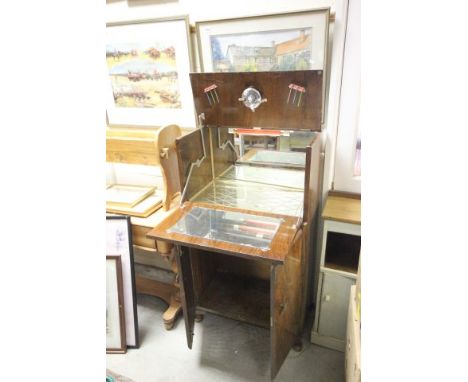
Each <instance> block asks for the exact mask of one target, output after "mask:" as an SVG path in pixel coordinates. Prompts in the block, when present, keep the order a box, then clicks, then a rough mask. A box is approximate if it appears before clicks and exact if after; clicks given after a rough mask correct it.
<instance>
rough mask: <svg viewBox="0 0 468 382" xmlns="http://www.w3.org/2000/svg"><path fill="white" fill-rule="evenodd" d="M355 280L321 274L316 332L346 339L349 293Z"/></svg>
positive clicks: (330, 274) (336, 275)
mask: <svg viewBox="0 0 468 382" xmlns="http://www.w3.org/2000/svg"><path fill="white" fill-rule="evenodd" d="M354 284H355V280H353V279H351V278H348V277H345V276H342V275H338V274H334V273H324V274H323V286H322V299H321V307H320V320H319V326H318V332H319V334H320V335H322V336H328V337H334V338H336V339H339V340H343V341H344V340H345V338H346V317H347V313H348V304H349V291H350V288H351V285H354Z"/></svg>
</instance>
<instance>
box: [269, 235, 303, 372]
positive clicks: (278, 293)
mask: <svg viewBox="0 0 468 382" xmlns="http://www.w3.org/2000/svg"><path fill="white" fill-rule="evenodd" d="M303 246H304V240H303V235H302V231H300V232H298V234H297V236H296V241H295V242H294V244H293V246H292V247H291V250H290V251H289V254H288V255H287V256H286V259H285V262H284V264H283V265H274V266H272V271H271V306H270V309H271V336H270V338H271V379H273V378H275V377H276V374H278V371H279V369H280V367H281V365H282V364H283V362H284V360H285V358H286V356H287V355H288V353H289V350H290V349H291V347H292V346H293V345H294V342H295V341H296V340H297V339H298V338H299V335H300V332H301V328H302V323H303V319H302V318H303V317H302V315H303V312H304V310H303V294H302V289H301V287H302V285H303V280H304V267H303V260H302V259H303V253H304V252H303Z"/></svg>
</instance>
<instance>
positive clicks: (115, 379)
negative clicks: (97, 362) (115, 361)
mask: <svg viewBox="0 0 468 382" xmlns="http://www.w3.org/2000/svg"><path fill="white" fill-rule="evenodd" d="M106 382H134V381H133V379H130V378H127V377H125V376H123V375H120V374H117V373H114V372H113V371H111V370H109V369H106Z"/></svg>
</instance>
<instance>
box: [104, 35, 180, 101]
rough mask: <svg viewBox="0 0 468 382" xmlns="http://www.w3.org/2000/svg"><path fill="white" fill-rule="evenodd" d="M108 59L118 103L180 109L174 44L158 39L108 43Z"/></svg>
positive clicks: (114, 94) (110, 75) (115, 98)
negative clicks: (142, 41)
mask: <svg viewBox="0 0 468 382" xmlns="http://www.w3.org/2000/svg"><path fill="white" fill-rule="evenodd" d="M106 61H107V68H108V70H109V77H110V80H111V84H112V93H113V97H114V102H115V106H116V107H140V108H145V107H149V108H174V109H180V107H181V103H180V89H179V80H178V73H177V64H176V51H175V48H174V45H173V44H170V43H168V42H167V41H157V40H155V41H154V42H153V43H148V44H142V43H138V42H135V41H133V42H122V43H114V44H108V45H107V46H106Z"/></svg>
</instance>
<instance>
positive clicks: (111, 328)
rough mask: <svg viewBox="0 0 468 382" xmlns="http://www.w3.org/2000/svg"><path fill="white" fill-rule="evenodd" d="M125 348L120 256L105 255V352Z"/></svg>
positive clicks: (122, 350) (119, 351) (120, 351)
mask: <svg viewBox="0 0 468 382" xmlns="http://www.w3.org/2000/svg"><path fill="white" fill-rule="evenodd" d="M126 350H127V342H126V340H125V313H124V301H123V282H122V262H121V259H120V256H106V352H107V353H125V352H126Z"/></svg>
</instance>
